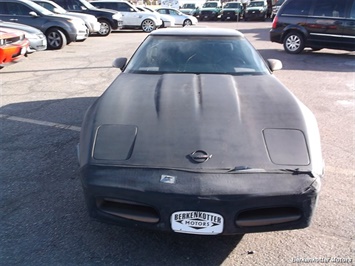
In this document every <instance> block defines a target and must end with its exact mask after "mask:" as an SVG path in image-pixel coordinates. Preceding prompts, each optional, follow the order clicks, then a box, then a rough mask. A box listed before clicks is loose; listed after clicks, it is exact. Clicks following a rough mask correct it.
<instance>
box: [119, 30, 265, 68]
mask: <svg viewBox="0 0 355 266" xmlns="http://www.w3.org/2000/svg"><path fill="white" fill-rule="evenodd" d="M125 72H129V73H214V74H215V73H217V74H232V75H245V74H247V75H260V74H265V73H269V72H268V69H267V68H266V66H265V63H264V62H263V60H262V59H261V57H260V55H259V54H258V53H257V52H256V51H255V49H254V48H253V47H252V46H251V44H250V43H249V42H248V41H247V40H246V39H244V38H235V37H219V38H212V39H211V38H209V37H205V38H202V37H196V38H194V37H193V36H187V37H186V38H181V36H179V37H174V36H149V37H148V38H147V39H146V41H145V42H144V43H143V44H142V45H141V46H140V47H139V49H138V50H137V52H136V53H135V54H134V56H133V57H132V59H131V60H130V62H129V63H128V65H127V67H126V69H125Z"/></svg>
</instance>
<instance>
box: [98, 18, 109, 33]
mask: <svg viewBox="0 0 355 266" xmlns="http://www.w3.org/2000/svg"><path fill="white" fill-rule="evenodd" d="M99 22H100V30H99V32H98V34H99V35H100V36H104V37H105V36H108V35H109V34H110V33H111V31H112V28H111V25H110V23H109V22H108V21H107V20H105V19H99Z"/></svg>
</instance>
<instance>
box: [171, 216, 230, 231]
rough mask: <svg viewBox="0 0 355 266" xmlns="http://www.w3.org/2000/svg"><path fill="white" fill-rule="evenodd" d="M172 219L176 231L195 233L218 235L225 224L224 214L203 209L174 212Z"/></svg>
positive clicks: (172, 225)
mask: <svg viewBox="0 0 355 266" xmlns="http://www.w3.org/2000/svg"><path fill="white" fill-rule="evenodd" d="M170 221H171V228H172V229H173V230H174V231H175V232H177V233H185V234H195V235H218V234H220V233H222V232H223V226H224V219H223V216H222V215H220V214H217V213H212V212H202V211H180V212H174V213H173V214H172V215H171V218H170Z"/></svg>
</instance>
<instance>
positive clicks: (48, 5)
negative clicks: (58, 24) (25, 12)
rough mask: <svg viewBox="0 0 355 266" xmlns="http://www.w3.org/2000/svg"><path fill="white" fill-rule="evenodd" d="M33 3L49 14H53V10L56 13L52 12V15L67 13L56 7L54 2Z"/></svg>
mask: <svg viewBox="0 0 355 266" xmlns="http://www.w3.org/2000/svg"><path fill="white" fill-rule="evenodd" d="M35 3H37V4H39V5H40V6H42V7H44V8H45V9H48V10H49V11H51V12H54V9H56V12H54V13H59V14H65V13H67V11H66V10H65V9H64V8H62V7H61V6H59V5H57V4H56V3H54V2H50V3H48V2H37V1H35Z"/></svg>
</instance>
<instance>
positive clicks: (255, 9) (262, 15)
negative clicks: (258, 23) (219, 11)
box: [244, 0, 268, 21]
mask: <svg viewBox="0 0 355 266" xmlns="http://www.w3.org/2000/svg"><path fill="white" fill-rule="evenodd" d="M267 17H268V5H267V2H266V1H265V0H256V1H252V2H250V4H249V5H247V7H246V10H245V14H244V20H245V21H247V20H251V19H255V20H257V19H260V20H266V19H267Z"/></svg>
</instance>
